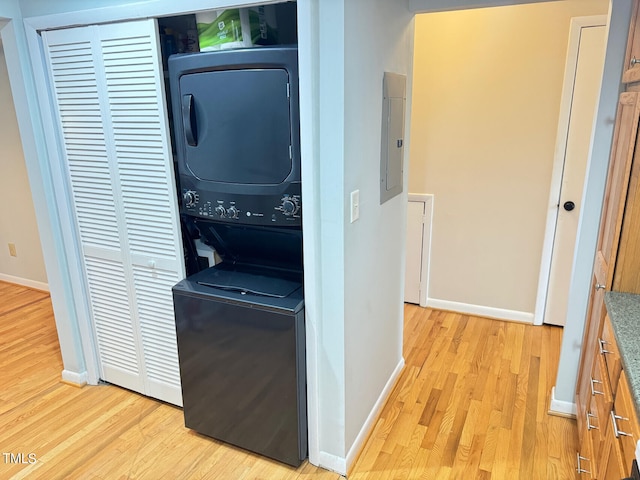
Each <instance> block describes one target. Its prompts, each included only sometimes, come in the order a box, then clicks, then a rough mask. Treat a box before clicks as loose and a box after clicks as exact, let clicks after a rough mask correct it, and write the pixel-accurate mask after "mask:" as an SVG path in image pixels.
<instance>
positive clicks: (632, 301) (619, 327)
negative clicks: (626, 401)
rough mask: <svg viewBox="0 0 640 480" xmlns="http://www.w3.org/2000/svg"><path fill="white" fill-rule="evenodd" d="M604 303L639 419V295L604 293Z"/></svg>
mask: <svg viewBox="0 0 640 480" xmlns="http://www.w3.org/2000/svg"><path fill="white" fill-rule="evenodd" d="M604 301H605V304H606V306H607V313H608V315H609V318H610V319H611V326H612V327H613V333H614V335H615V337H616V342H617V344H618V349H619V350H620V357H621V360H622V368H623V369H624V371H625V373H626V376H627V379H628V381H629V389H630V390H631V395H632V396H633V403H634V406H635V409H636V415H638V418H640V295H636V294H633V293H620V292H606V293H605V297H604Z"/></svg>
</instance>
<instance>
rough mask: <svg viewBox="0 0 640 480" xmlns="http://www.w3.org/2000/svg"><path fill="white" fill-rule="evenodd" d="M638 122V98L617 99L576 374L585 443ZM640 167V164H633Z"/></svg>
mask: <svg viewBox="0 0 640 480" xmlns="http://www.w3.org/2000/svg"><path fill="white" fill-rule="evenodd" d="M639 121H640V94H639V93H636V92H625V93H623V94H622V95H621V96H620V99H619V104H618V112H617V115H616V128H615V132H614V144H613V148H612V152H611V160H610V164H609V171H608V176H607V188H606V192H605V198H604V205H603V210H602V217H601V221H600V234H599V237H598V246H597V252H596V259H595V265H594V273H593V279H592V285H591V288H592V289H591V295H590V299H589V310H588V317H587V322H586V328H585V334H584V339H583V343H582V356H581V360H580V371H579V374H578V386H577V392H576V404H577V410H578V435H579V440H580V443H581V444H582V443H584V436H585V427H584V425H586V421H587V417H586V414H587V411H588V410H589V402H590V397H591V395H592V386H593V382H592V373H593V366H594V358H595V355H596V353H597V352H599V351H600V342H599V340H601V335H602V327H603V319H604V314H605V313H604V291H605V289H606V290H610V289H611V285H612V283H613V271H614V268H613V266H614V265H615V263H616V259H617V251H618V242H619V239H620V229H621V225H622V221H623V213H624V207H625V202H626V196H627V190H628V185H629V175H630V172H631V166H632V164H633V158H634V154H635V152H636V151H638V152H640V149H636V138H637V137H638V123H639ZM636 163H640V162H636Z"/></svg>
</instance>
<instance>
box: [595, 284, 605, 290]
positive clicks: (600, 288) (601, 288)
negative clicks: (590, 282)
mask: <svg viewBox="0 0 640 480" xmlns="http://www.w3.org/2000/svg"><path fill="white" fill-rule="evenodd" d="M605 288H607V286H606V285H603V284H602V283H596V290H604V289H605Z"/></svg>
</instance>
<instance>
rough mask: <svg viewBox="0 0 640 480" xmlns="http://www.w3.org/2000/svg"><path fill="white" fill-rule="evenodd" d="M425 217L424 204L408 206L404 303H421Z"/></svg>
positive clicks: (410, 203) (418, 203)
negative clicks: (423, 220)
mask: <svg viewBox="0 0 640 480" xmlns="http://www.w3.org/2000/svg"><path fill="white" fill-rule="evenodd" d="M423 216H424V203H423V202H409V204H408V206H407V256H406V260H407V262H406V263H407V266H406V269H405V272H404V301H405V302H408V303H420V276H421V272H422V268H421V265H422V218H423Z"/></svg>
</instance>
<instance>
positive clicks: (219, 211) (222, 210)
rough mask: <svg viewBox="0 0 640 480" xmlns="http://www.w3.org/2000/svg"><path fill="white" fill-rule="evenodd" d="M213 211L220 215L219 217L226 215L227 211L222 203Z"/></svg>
mask: <svg viewBox="0 0 640 480" xmlns="http://www.w3.org/2000/svg"><path fill="white" fill-rule="evenodd" d="M215 212H216V213H217V214H218V215H219V216H220V218H224V217H225V216H226V215H227V211H226V209H225V208H224V207H223V206H222V205H218V206H217V207H216V209H215Z"/></svg>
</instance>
